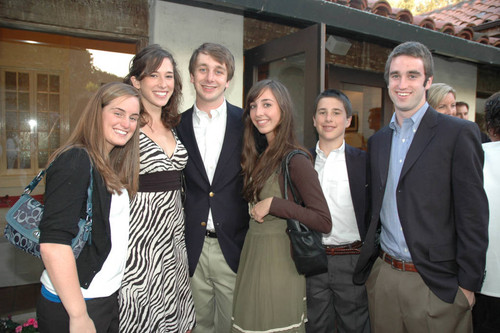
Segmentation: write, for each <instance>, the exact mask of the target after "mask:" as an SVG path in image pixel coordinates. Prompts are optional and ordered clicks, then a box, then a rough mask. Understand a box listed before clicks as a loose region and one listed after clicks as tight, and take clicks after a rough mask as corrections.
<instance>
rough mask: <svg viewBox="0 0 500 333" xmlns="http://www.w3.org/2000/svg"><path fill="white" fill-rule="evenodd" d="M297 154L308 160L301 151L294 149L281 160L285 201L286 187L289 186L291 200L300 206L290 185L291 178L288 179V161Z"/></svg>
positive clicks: (286, 197) (291, 184)
mask: <svg viewBox="0 0 500 333" xmlns="http://www.w3.org/2000/svg"><path fill="white" fill-rule="evenodd" d="M297 154H302V155H304V156H306V157H307V158H309V156H308V155H307V154H306V153H305V152H304V151H302V150H300V149H295V150H292V151H291V152H289V153H288V155H287V156H286V158H285V159H284V160H283V166H282V170H283V176H284V178H285V179H284V190H285V199H286V200H288V186H290V191H291V192H292V195H293V200H294V201H295V203H296V204H299V205H300V204H301V202H300V200H299V199H298V197H297V194H296V193H295V188H294V187H293V183H292V178H291V177H290V171H289V170H288V167H289V164H290V161H291V160H292V157H294V156H295V155H297Z"/></svg>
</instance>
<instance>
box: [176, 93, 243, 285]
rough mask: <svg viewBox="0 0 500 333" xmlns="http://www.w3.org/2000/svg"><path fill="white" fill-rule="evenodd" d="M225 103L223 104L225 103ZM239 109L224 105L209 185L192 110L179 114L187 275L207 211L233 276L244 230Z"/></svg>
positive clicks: (198, 248)
mask: <svg viewBox="0 0 500 333" xmlns="http://www.w3.org/2000/svg"><path fill="white" fill-rule="evenodd" d="M226 103H227V102H226ZM242 116H243V110H242V109H241V108H238V107H236V106H234V105H231V104H229V103H227V123H226V133H225V136H224V142H223V144H222V150H221V153H220V156H219V161H218V162H217V168H216V170H215V174H214V178H213V180H212V184H210V182H209V180H208V176H207V173H206V171H205V166H204V164H203V160H202V158H201V155H200V151H199V149H198V144H197V143H196V137H195V134H194V129H193V108H190V109H189V110H187V111H185V112H183V113H182V119H181V123H180V124H179V126H178V127H177V134H178V136H179V139H180V140H181V141H182V143H183V144H184V146H185V147H186V149H187V151H188V154H189V159H188V162H187V164H186V168H185V169H184V174H185V177H186V201H185V203H184V211H185V213H186V248H187V254H188V261H189V273H190V275H191V276H192V275H193V274H194V271H195V269H196V266H197V264H198V260H199V258H200V254H201V250H202V248H203V243H204V239H205V233H206V222H207V219H208V211H209V208H211V209H212V217H213V221H214V226H215V232H216V233H217V239H218V240H219V244H220V247H221V250H222V253H223V255H224V258H225V259H226V262H227V264H228V265H229V267H231V269H232V270H233V271H234V272H235V273H236V271H237V270H238V264H239V260H240V253H241V249H242V247H243V242H244V240H245V235H246V232H247V230H248V220H249V216H248V203H247V202H246V201H245V200H244V199H243V197H242V190H243V177H242V172H241V165H240V158H241V149H242V143H243V120H242Z"/></svg>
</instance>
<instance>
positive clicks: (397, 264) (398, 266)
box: [379, 250, 417, 272]
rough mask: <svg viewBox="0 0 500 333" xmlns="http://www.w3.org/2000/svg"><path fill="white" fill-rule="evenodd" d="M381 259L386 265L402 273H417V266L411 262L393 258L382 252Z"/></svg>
mask: <svg viewBox="0 0 500 333" xmlns="http://www.w3.org/2000/svg"><path fill="white" fill-rule="evenodd" d="M379 256H380V258H381V259H382V260H383V261H385V262H386V263H388V264H390V265H391V267H392V268H393V269H395V270H397V271H400V272H417V268H416V267H415V264H413V263H412V262H410V261H404V260H401V259H396V258H393V257H392V256H391V255H389V254H388V253H387V252H385V251H383V250H380V255H379Z"/></svg>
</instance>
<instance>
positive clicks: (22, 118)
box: [19, 112, 30, 132]
mask: <svg viewBox="0 0 500 333" xmlns="http://www.w3.org/2000/svg"><path fill="white" fill-rule="evenodd" d="M29 121H30V114H29V113H28V112H19V123H20V126H19V129H20V130H22V131H28V132H29V131H30V124H29Z"/></svg>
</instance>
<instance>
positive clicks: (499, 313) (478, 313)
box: [472, 293, 500, 333]
mask: <svg viewBox="0 0 500 333" xmlns="http://www.w3.org/2000/svg"><path fill="white" fill-rule="evenodd" d="M472 323H473V325H474V333H493V332H495V333H496V332H498V331H499V330H500V298H498V297H491V296H486V295H483V294H478V293H476V304H475V305H474V307H473V308H472Z"/></svg>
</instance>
